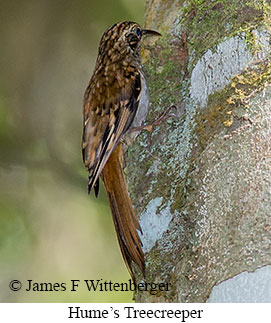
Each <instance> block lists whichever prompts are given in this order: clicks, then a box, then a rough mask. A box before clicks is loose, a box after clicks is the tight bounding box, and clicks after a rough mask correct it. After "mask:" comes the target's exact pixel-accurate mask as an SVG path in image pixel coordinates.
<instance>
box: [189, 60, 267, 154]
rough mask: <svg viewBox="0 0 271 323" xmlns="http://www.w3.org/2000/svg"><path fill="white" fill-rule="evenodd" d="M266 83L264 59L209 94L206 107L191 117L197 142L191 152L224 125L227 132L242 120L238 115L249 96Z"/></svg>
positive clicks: (253, 94) (207, 141)
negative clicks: (222, 87) (225, 85)
mask: <svg viewBox="0 0 271 323" xmlns="http://www.w3.org/2000/svg"><path fill="white" fill-rule="evenodd" d="M267 84H271V63H270V62H269V61H268V60H266V61H263V62H258V63H256V64H255V65H254V66H252V67H249V68H247V69H246V70H244V71H243V73H241V74H238V75H236V76H235V77H234V78H233V79H232V82H231V84H230V85H228V86H227V87H225V88H224V89H223V90H222V91H218V92H215V93H213V94H212V95H210V96H209V99H208V104H207V106H206V107H205V108H204V109H203V110H200V111H199V112H198V113H197V115H196V118H195V121H196V124H197V127H196V128H195V134H196V137H197V141H198V142H197V145H196V146H197V151H194V155H197V154H198V152H199V150H200V151H202V150H203V149H205V147H206V146H207V145H208V143H209V142H211V141H212V139H213V138H214V136H215V135H217V134H218V133H220V132H221V131H224V130H225V128H229V129H228V130H227V131H229V130H231V129H235V128H236V127H237V126H238V124H239V123H240V122H241V121H242V117H240V116H242V115H243V114H245V113H246V108H247V107H248V102H249V101H250V100H251V97H252V96H255V95H256V93H258V92H260V91H262V89H263V88H264V87H265V86H266V85H267Z"/></svg>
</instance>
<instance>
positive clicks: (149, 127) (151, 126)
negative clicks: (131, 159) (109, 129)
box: [127, 105, 177, 150]
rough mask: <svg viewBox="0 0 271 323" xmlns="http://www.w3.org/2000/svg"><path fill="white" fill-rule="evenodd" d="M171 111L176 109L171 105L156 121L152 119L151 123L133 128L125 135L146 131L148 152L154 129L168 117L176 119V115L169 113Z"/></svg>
mask: <svg viewBox="0 0 271 323" xmlns="http://www.w3.org/2000/svg"><path fill="white" fill-rule="evenodd" d="M172 109H177V108H176V106H175V105H171V106H170V107H167V108H166V109H165V110H164V111H163V112H162V113H161V114H160V115H159V116H158V117H157V118H156V119H154V120H153V121H152V122H151V123H149V124H145V125H143V126H139V127H134V128H131V129H129V130H128V131H127V133H131V132H134V131H142V130H147V131H148V132H149V138H148V148H149V150H150V147H151V136H152V133H153V131H154V127H156V126H160V125H161V124H162V123H163V122H164V121H165V120H167V119H168V118H170V117H173V118H176V115H175V114H174V113H171V110H172Z"/></svg>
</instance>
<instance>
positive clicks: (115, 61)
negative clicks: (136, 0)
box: [82, 21, 160, 279]
mask: <svg viewBox="0 0 271 323" xmlns="http://www.w3.org/2000/svg"><path fill="white" fill-rule="evenodd" d="M147 35H154V36H160V34H159V33H158V32H156V31H154V30H148V29H142V28H141V27H140V26H139V25H138V24H137V23H135V22H130V21H124V22H120V23H116V24H114V25H113V26H111V27H110V28H109V29H107V30H106V31H105V33H104V34H103V36H102V39H101V42H100V46H99V51H98V57H97V61H96V65H95V68H94V72H93V75H92V77H91V79H90V82H89V84H88V87H87V89H86V91H85V95H84V108H83V115H84V125H83V127H84V129H83V140H82V152H83V160H84V163H85V167H86V168H87V170H88V172H89V179H88V192H89V193H90V191H91V189H92V188H93V189H94V192H95V195H96V196H97V195H98V192H99V176H101V178H102V180H103V182H104V185H105V189H106V192H107V196H108V199H109V203H110V207H111V212H112V216H113V221H114V224H115V228H116V232H117V237H118V241H119V245H120V249H121V252H122V255H123V258H124V260H125V263H126V265H127V267H128V269H129V271H130V274H131V276H132V278H133V279H134V275H133V271H132V268H131V264H132V262H135V263H136V264H137V265H138V267H139V268H140V269H141V271H142V272H143V273H144V269H145V261H144V254H143V251H142V249H141V240H140V238H139V235H138V233H137V230H140V225H139V222H138V219H137V217H136V215H135V212H134V210H133V206H132V203H131V200H130V197H129V193H128V191H127V186H126V182H125V178H124V174H123V167H122V160H123V149H122V144H121V142H120V140H121V139H122V137H123V135H124V134H125V133H126V132H127V131H128V130H129V129H131V128H132V125H133V121H134V120H135V117H136V115H139V114H140V110H141V107H143V105H144V106H145V107H146V98H144V102H143V96H146V95H145V93H146V92H147V90H146V89H147V85H146V81H145V77H144V74H143V70H142V64H141V43H142V39H143V38H144V36H147Z"/></svg>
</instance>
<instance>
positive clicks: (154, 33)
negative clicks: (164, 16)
mask: <svg viewBox="0 0 271 323" xmlns="http://www.w3.org/2000/svg"><path fill="white" fill-rule="evenodd" d="M142 34H143V36H145V35H146V36H148V35H149V36H162V35H161V34H160V33H159V32H158V31H155V30H150V29H143V30H142Z"/></svg>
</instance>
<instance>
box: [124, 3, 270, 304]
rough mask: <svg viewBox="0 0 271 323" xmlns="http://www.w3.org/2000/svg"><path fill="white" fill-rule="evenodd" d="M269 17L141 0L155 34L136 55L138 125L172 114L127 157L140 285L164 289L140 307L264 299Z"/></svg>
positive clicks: (222, 6) (258, 7)
mask: <svg viewBox="0 0 271 323" xmlns="http://www.w3.org/2000/svg"><path fill="white" fill-rule="evenodd" d="M270 15H271V10H270V1H262V0H261V1H260V0H256V1H255V0H251V1H250V0H240V1H234V0H216V1H213V0H190V1H186V2H185V3H184V1H180V0H167V1H162V0H149V1H146V27H147V28H151V29H155V30H157V31H159V32H160V33H161V34H162V37H160V39H159V40H156V39H151V40H150V42H149V43H148V44H147V45H146V47H145V50H144V55H145V57H146V62H145V64H144V69H145V72H146V76H147V81H148V86H149V90H150V101H151V104H150V108H149V114H148V121H151V120H153V119H155V117H157V116H158V115H159V114H161V113H162V112H163V111H164V110H165V109H166V108H167V107H169V106H172V105H174V106H176V109H173V110H172V112H173V113H174V114H175V115H176V116H175V117H170V118H169V119H167V120H166V121H165V122H164V123H163V124H162V125H161V126H159V127H157V128H156V129H155V131H154V133H153V134H152V143H151V146H150V147H148V133H142V134H141V135H140V136H138V138H137V139H136V140H135V141H134V143H133V144H132V145H131V146H130V147H129V149H128V152H127V157H126V169H125V172H126V176H127V181H128V186H129V192H130V194H131V199H132V201H133V204H134V207H135V210H136V213H137V215H138V217H139V218H140V224H141V227H142V231H143V235H142V241H143V249H144V252H145V257H146V281H147V282H157V283H160V282H163V283H169V286H170V291H165V292H163V293H159V294H157V295H150V294H148V293H142V292H138V293H137V294H136V295H135V299H136V301H138V302H206V301H208V300H209V301H217V302H220V301H221V302H222V301H225V302H226V301H228V302H231V301H251V302H253V301H261V300H262V301H271V299H270V293H269V299H268V288H267V287H268V279H267V278H268V277H269V287H270V277H271V269H270V268H271V217H270V215H271V139H270V138H271V63H270V61H269V58H270V52H271V50H270V41H271V37H270V28H269V26H270ZM154 42H155V43H154ZM146 123H148V122H146ZM264 266H266V267H265V268H262V267H264ZM245 271H246V272H249V273H244V272H245ZM251 272H253V273H251ZM138 277H139V278H140V276H138ZM264 277H265V278H264ZM266 277H267V278H266ZM226 280H228V281H227V282H226ZM260 282H261V284H263V286H262V285H261V284H260ZM244 284H245V285H246V288H247V289H246V291H247V293H246V294H242V290H244V288H243V285H244ZM215 285H217V286H216V287H214V286H215ZM249 286H250V287H249ZM250 288H251V289H250ZM252 290H253V294H252ZM210 295H211V296H210Z"/></svg>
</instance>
